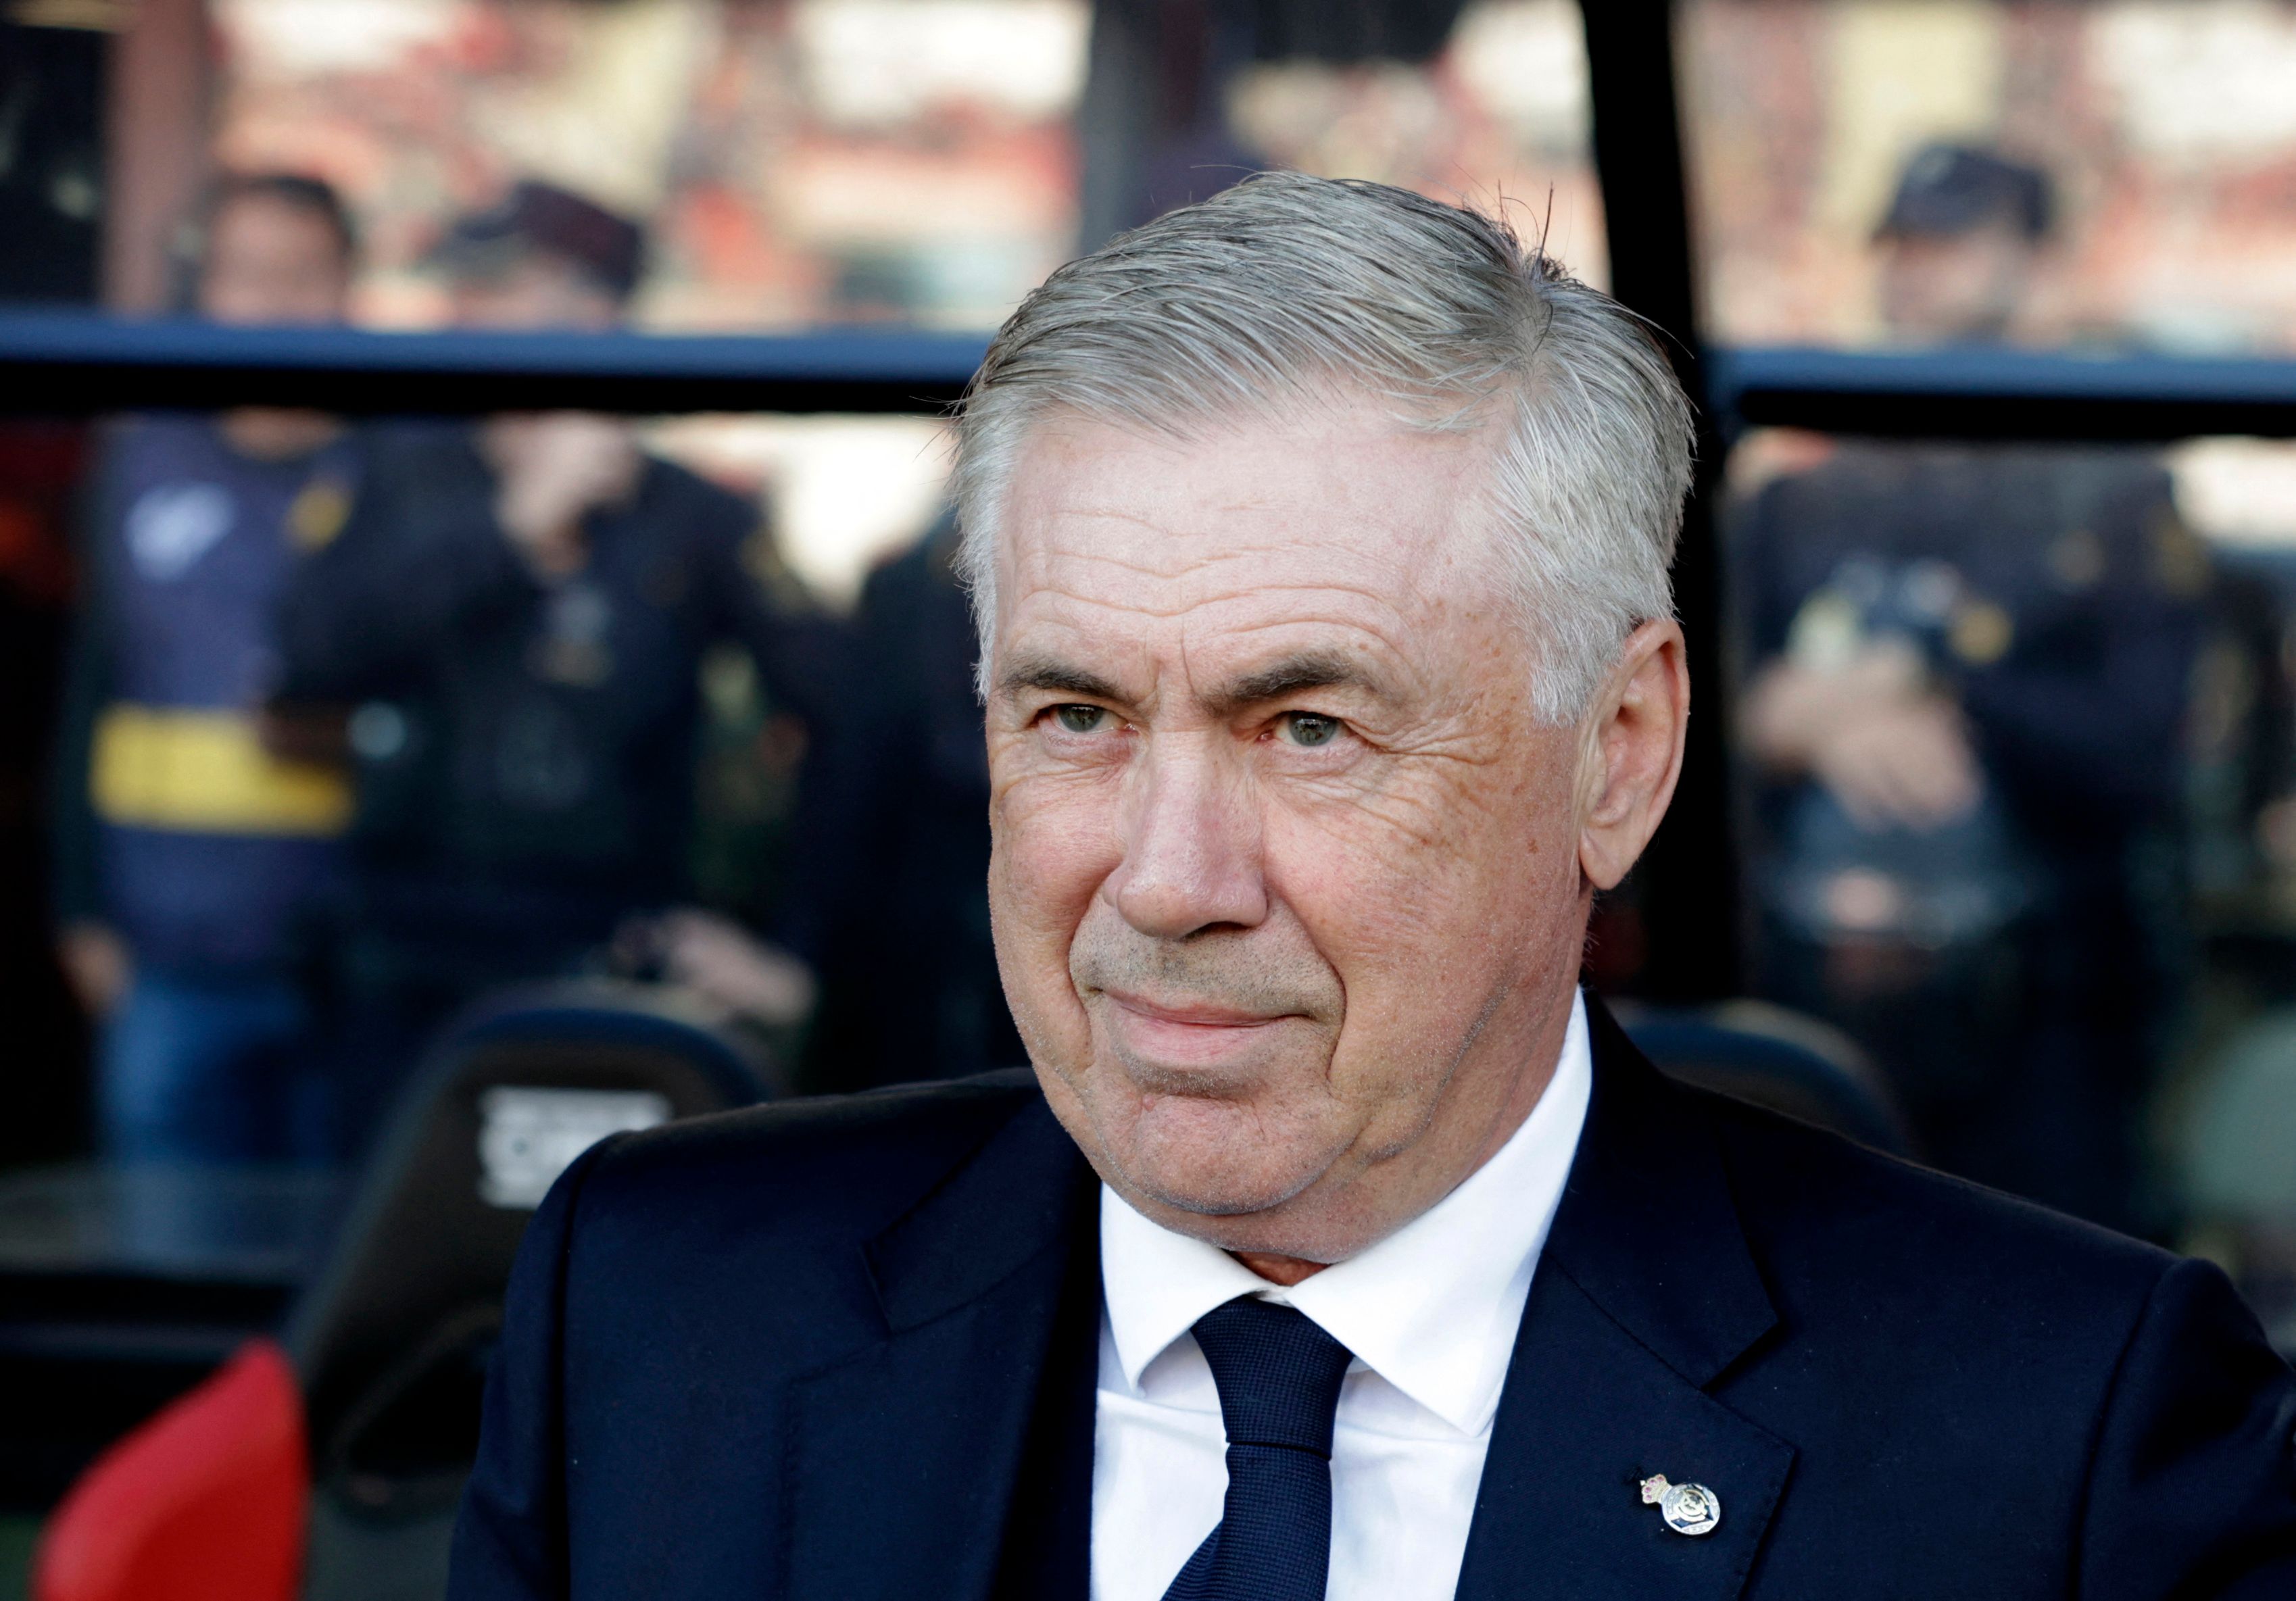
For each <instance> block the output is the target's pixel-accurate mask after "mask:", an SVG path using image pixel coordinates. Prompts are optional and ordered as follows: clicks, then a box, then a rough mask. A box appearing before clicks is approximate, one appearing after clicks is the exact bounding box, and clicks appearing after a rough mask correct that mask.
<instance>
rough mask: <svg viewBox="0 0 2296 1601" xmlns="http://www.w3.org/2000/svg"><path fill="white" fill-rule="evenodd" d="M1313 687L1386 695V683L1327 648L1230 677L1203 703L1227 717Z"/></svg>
mask: <svg viewBox="0 0 2296 1601" xmlns="http://www.w3.org/2000/svg"><path fill="white" fill-rule="evenodd" d="M1311 689H1360V690H1363V691H1365V692H1366V693H1368V694H1374V695H1382V696H1383V695H1384V694H1385V686H1382V684H1381V683H1380V682H1379V681H1378V680H1377V679H1376V678H1374V677H1372V675H1371V674H1370V673H1368V672H1366V671H1365V669H1364V668H1363V667H1362V665H1361V664H1360V663H1358V662H1357V661H1353V660H1352V659H1350V658H1349V657H1346V656H1340V655H1333V654H1332V653H1329V652H1324V651H1305V652H1302V653H1300V654H1299V655H1296V656H1286V657H1284V658H1283V660H1281V661H1274V662H1271V663H1269V664H1268V665H1267V666H1266V667H1263V668H1261V669H1259V670H1258V671H1257V672H1250V673H1246V674H1244V675H1243V676H1242V677H1240V678H1231V679H1230V680H1228V682H1227V683H1226V684H1224V685H1221V686H1219V687H1218V688H1217V689H1214V690H1212V691H1210V693H1208V694H1206V695H1205V696H1204V704H1205V706H1206V707H1207V708H1208V709H1209V710H1211V711H1213V712H1214V713H1216V714H1218V715H1219V716H1223V717H1226V716H1229V715H1232V714H1234V713H1235V712H1238V711H1241V710H1243V709H1244V708H1246V707H1249V706H1259V705H1262V704H1264V703H1266V702H1269V701H1280V700H1283V698H1284V697H1286V696H1287V695H1296V694H1305V693H1306V692H1307V691H1308V690H1311Z"/></svg>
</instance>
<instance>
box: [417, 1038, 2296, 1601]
mask: <svg viewBox="0 0 2296 1601" xmlns="http://www.w3.org/2000/svg"><path fill="white" fill-rule="evenodd" d="M1589 1010H1590V1013H1591V1014H1592V1020H1593V1029H1594V1060H1595V1068H1594V1071H1595V1080H1594V1097H1593V1103H1592V1106H1591V1108H1590V1110H1589V1112H1588V1114H1587V1124H1586V1129H1585V1132H1584V1135H1583V1137H1581V1139H1580V1142H1579V1147H1578V1154H1577V1157H1576V1160H1575V1163H1574V1165H1573V1167H1572V1169H1571V1171H1570V1181H1569V1186H1568V1189H1567V1191H1566V1193H1565V1196H1564V1199H1563V1202H1562V1209H1561V1211H1560V1212H1559V1213H1558V1214H1557V1216H1556V1218H1555V1220H1554V1227H1553V1231H1552V1233H1551V1234H1550V1236H1548V1239H1547V1241H1546V1245H1545V1248H1544V1250H1543V1252H1541V1254H1540V1256H1539V1259H1538V1268H1537V1271H1536V1276H1535V1277H1534V1278H1533V1279H1532V1283H1531V1289H1530V1298H1529V1304H1528V1306H1527V1308H1526V1310H1525V1311H1524V1314H1523V1318H1522V1322H1521V1328H1520V1333H1519V1334H1518V1335H1517V1337H1516V1340H1515V1343H1514V1350H1513V1359H1512V1365H1511V1366H1510V1367H1509V1369H1508V1375H1507V1378H1506V1381H1505V1390H1504V1392H1503V1393H1502V1396H1501V1399H1500V1402H1499V1409H1498V1414H1497V1424H1496V1426H1495V1429H1494V1432H1493V1433H1492V1436H1491V1441H1490V1449H1489V1454H1488V1458H1487V1460H1486V1464H1485V1466H1484V1470H1483V1474H1482V1479H1481V1488H1480V1494H1479V1496H1478V1499H1477V1505H1476V1510H1475V1514H1474V1521H1473V1524H1472V1532H1471V1534H1470V1536H1469V1539H1468V1543H1467V1550H1466V1557H1465V1564H1464V1570H1463V1572H1462V1574H1461V1577H1460V1580H1459V1586H1458V1590H1457V1593H1458V1595H1459V1596H1461V1597H1467V1598H1469V1601H1497V1598H1498V1597H1517V1596H1537V1597H1570V1598H1571V1601H1596V1598H1600V1597H1618V1598H1619V1601H1629V1598H1631V1601H1647V1598H1648V1597H1657V1596H1667V1597H1683V1598H1685V1601H1690V1598H1699V1601H1726V1598H1728V1597H1750V1598H1752V1597H1760V1598H1767V1601H1809V1598H1810V1597H1884V1596H1890V1597H1924V1598H1928V1597H2002V1598H2009V1597H2031V1598H2033V1601H2041V1598H2042V1597H2050V1598H2052V1601H2054V1598H2057V1597H2081V1598H2082V1601H2166V1598H2167V1597H2233V1598H2238V1601H2264V1598H2265V1597H2286V1596H2289V1595H2292V1594H2296V1462H2292V1459H2291V1438H2290V1437H2291V1431H2292V1429H2296V1380H2292V1377H2291V1375H2290V1374H2289V1371H2288V1369H2287V1368H2286V1367H2285V1366H2284V1365H2283V1364H2282V1363H2281V1361H2280V1360H2279V1359H2278V1358H2276V1356H2275V1355H2274V1354H2273V1353H2272V1351H2270V1350H2269V1349H2268V1348H2267V1346H2266V1344H2265V1342H2264V1340H2263V1338H2262V1335H2261V1334H2260V1333H2259V1330H2258V1328H2257V1326H2256V1324H2255V1321H2254V1319H2253V1318H2251V1316H2250V1315H2249V1313H2248V1312H2247V1310H2245V1309H2244V1308H2243V1306H2242V1305H2241V1303H2240V1301H2238V1299H2237V1298H2236V1297H2235V1294H2234V1293H2233V1291H2232V1288H2231V1286H2230V1285H2228V1284H2227V1283H2226V1280H2225V1278H2224V1277H2223V1275H2222V1274H2220V1273H2219V1272H2218V1271H2217V1270H2216V1269H2215V1268H2212V1267H2210V1266H2207V1265H2205V1264H2203V1263H2199V1262H2194V1261H2182V1260H2177V1259H2175V1258H2172V1257H2170V1256H2169V1255H2167V1254H2166V1253H2164V1252H2159V1251H2156V1250H2153V1249H2152V1248H2150V1247H2148V1246H2144V1245H2140V1244H2135V1243H2133V1242H2131V1241H2128V1240H2124V1239H2120V1238H2117V1237H2115V1236H2111V1235H2107V1234H2104V1233H2103V1232H2101V1231H2098V1230H2095V1229H2092V1228H2089V1227H2087V1226H2085V1225H2081V1224H2079V1223H2075V1222H2072V1221H2070V1220H2068V1219H2063V1218H2061V1217H2056V1216H2054V1215H2051V1214H2049V1213H2046V1212H2043V1211H2038V1210H2036V1209H2033V1208H2030V1207H2028V1206H2025V1205H2023V1204H2021V1203H2017V1202H2013V1201H2011V1200H2008V1199H2005V1198H2004V1197H2002V1196H1998V1195H1991V1194H1988V1193H1986V1192H1983V1191H1980V1190H1978V1189H1974V1188H1972V1187H1970V1186H1964V1185H1963V1184H1960V1183H1958V1182H1956V1181H1954V1180H1952V1179H1948V1178H1940V1177H1939V1176H1937V1175H1935V1174H1932V1173H1927V1172H1923V1171H1921V1170H1917V1169H1915V1168H1911V1167H1908V1166H1906V1165H1904V1164H1902V1163H1899V1162H1895V1161H1892V1160H1890V1159H1888V1158H1884V1157H1882V1156H1878V1155H1875V1154H1872V1153H1870V1152H1867V1151H1865V1150H1861V1149H1859V1148H1857V1147H1855V1146H1852V1145H1848V1144H1845V1143H1843V1142H1842V1141H1841V1140H1839V1139H1837V1138H1835V1137H1832V1136H1830V1135H1825V1134H1821V1133H1818V1132H1816V1131H1815V1130H1813V1129H1808V1128H1807V1127H1804V1126H1802V1125H1800V1124H1798V1123H1794V1122H1791V1121H1785V1120H1784V1119H1782V1118H1779V1117H1777V1116H1775V1115H1773V1114H1771V1113H1768V1112H1759V1111H1756V1110H1754V1109H1751V1108H1750V1107H1747V1106H1744V1105H1742V1104H1737V1103H1734V1102H1731V1101H1726V1100H1722V1099H1719V1098H1718V1097H1715V1096H1710V1095H1707V1094H1704V1093H1702V1092H1698V1091H1694V1090H1691V1089H1687V1088H1682V1087H1680V1086H1677V1085H1675V1084H1673V1083H1672V1082H1670V1081H1669V1080H1665V1079H1663V1078H1661V1076H1660V1075H1659V1074H1658V1073H1657V1072H1656V1071H1654V1070H1653V1069H1652V1067H1651V1066H1650V1064H1649V1063H1647V1062H1645V1061H1644V1059H1643V1058H1642V1057H1641V1056H1640V1055H1639V1054H1638V1053H1637V1052H1636V1049H1635V1047H1633V1046H1632V1045H1631V1044H1630V1043H1628V1040H1627V1039H1626V1037H1625V1036H1624V1035H1623V1034H1622V1033H1620V1031H1619V1030H1618V1028H1617V1026H1616V1025H1615V1024H1614V1023H1612V1022H1611V1021H1610V1019H1609V1017H1608V1015H1607V1014H1605V1013H1603V1011H1602V1009H1601V1007H1600V1006H1599V1005H1597V1004H1593V1003H1590V1006H1589ZM1099 1202H1100V1191H1099V1186H1098V1185H1097V1183H1096V1181H1095V1178H1094V1176H1093V1174H1092V1172H1091V1170H1089V1169H1088V1168H1087V1165H1086V1164H1085V1162H1084V1161H1083V1159H1082V1158H1081V1156H1080V1155H1079V1154H1078V1151H1077V1148H1076V1146H1075V1145H1074V1144H1073V1143H1072V1142H1071V1141H1070V1138H1069V1137H1068V1136H1067V1135H1066V1134H1065V1133H1064V1132H1063V1131H1062V1129H1061V1127H1060V1125H1059V1124H1058V1123H1057V1122H1056V1121H1054V1117H1053V1115H1052V1113H1051V1112H1050V1111H1049V1110H1048V1109H1047V1107H1046V1104H1045V1101H1044V1098H1043V1096H1041V1095H1040V1094H1039V1093H1038V1091H1037V1087H1036V1084H1035V1083H1034V1081H1033V1080H1032V1079H1031V1078H1030V1077H1029V1075H1028V1074H1026V1073H1021V1072H1011V1073H1001V1074H994V1075H990V1076H988V1077H985V1078H980V1079H975V1080H967V1081H965V1082H963V1083H958V1084H951V1085H943V1086H938V1087H919V1088H906V1089H900V1090H894V1091H889V1092H882V1093H880V1094H876V1095H872V1096H860V1097H857V1098H853V1099H848V1100H828V1101H816V1102H806V1103H794V1104H783V1105H777V1106H771V1107H766V1108H761V1109H758V1110H755V1111H750V1112H736V1113H733V1114H730V1115H727V1116H724V1117H717V1118H709V1119H704V1120H701V1121H695V1122H692V1123H687V1124H683V1125H677V1126H673V1127H670V1128H667V1129H659V1130H655V1131H652V1132H649V1133H645V1134H641V1135H636V1136H627V1137H617V1138H616V1139H614V1140H611V1141H609V1142H608V1143H606V1144H604V1145H600V1146H597V1147H595V1148H594V1149H593V1150H592V1151H591V1152H590V1153H589V1154H587V1155H586V1156H585V1157H584V1158H582V1159H581V1160H580V1161H579V1162H578V1163H577V1164H576V1165H575V1166H574V1167H573V1168H572V1169H571V1170H570V1171H569V1173H568V1174H567V1175H566V1177H564V1178H562V1180H561V1181H560V1182H559V1184H558V1186H557V1187H556V1189H555V1190H554V1191H553V1193H552V1195H551V1197H550V1199H549V1200H548V1201H547V1202H546V1203H545V1205H544V1207H543V1209H542V1211H540V1213H539V1214H538V1215H537V1218H536V1220H535V1222H534V1224H533V1226H532V1228H531V1230H530V1232H529V1235H528V1236H527V1241H526V1245H525V1249H524V1251H523V1252H522V1254H521V1259H520V1266H519V1268H518V1270H517V1273H516V1275H515V1277H513V1280H512V1286H511V1293H510V1301H509V1308H508V1323H507V1327H506V1329H505V1332H504V1345H503V1350H502V1353H501V1356H500V1358H499V1359H498V1360H497V1362H496V1367H495V1370H494V1374H493V1378H492V1380H491V1383H490V1387H489V1391H488V1402H487V1407H488V1416H487V1423H486V1429H485V1433H484V1437H483V1443H482V1446H481V1450H480V1461H479V1464H478V1468H477V1472H476V1474H475V1476H474V1477H473V1478H472V1480H471V1488H470V1490H469V1492H468V1495H467V1498H466V1499H465V1502H464V1506H463V1515H462V1523H461V1527H460V1530H459V1531H458V1534H457V1537H456V1546H455V1569H454V1580H453V1584H452V1589H451V1592H450V1593H451V1595H452V1597H454V1601H544V1598H545V1597H546V1598H550V1601H557V1598H559V1597H568V1596H570V1595H574V1594H581V1595H597V1596H614V1597H641V1596H661V1597H732V1596H742V1597H759V1598H766V1597H788V1598H791V1601H798V1598H803V1597H814V1598H817V1601H832V1598H834V1601H863V1598H865V1597H886V1598H888V1601H890V1598H893V1597H902V1598H906V1597H921V1596H931V1597H939V1598H944V1601H959V1598H962V1597H991V1596H994V1597H1070V1598H1074V1601H1082V1598H1083V1597H1085V1595H1086V1593H1087V1559H1088V1550H1087V1544H1088V1531H1089V1528H1090V1518H1091V1507H1092V1498H1093V1461H1094V1420H1095V1373H1096V1371H1097V1361H1096V1353H1097V1351H1098V1343H1099V1329H1100V1320H1101V1317H1102V1310H1101V1297H1100V1269H1099V1261H1098V1240H1099V1234H1098V1230H1097V1227H1096V1221H1095V1219H1096V1217H1097V1210H1098V1206H1099ZM1661 1472H1663V1473H1669V1474H1674V1475H1675V1476H1676V1477H1677V1478H1681V1477H1685V1476H1689V1477H1693V1478H1694V1479H1695V1480H1696V1481H1697V1482H1700V1483H1702V1484H1704V1485H1706V1486H1708V1487H1710V1489H1711V1490H1713V1492H1714V1493H1715V1494H1716V1495H1717V1496H1718V1498H1719V1499H1720V1504H1721V1509H1722V1510H1721V1518H1720V1522H1719V1524H1718V1526H1717V1527H1716V1528H1715V1529H1714V1530H1713V1531H1711V1532H1710V1533H1709V1534H1707V1535H1705V1536H1703V1537H1701V1538H1694V1539H1693V1538H1685V1537H1684V1536H1682V1535H1679V1534H1677V1533H1674V1532H1671V1531H1669V1529H1668V1528H1667V1527H1666V1526H1665V1525H1664V1524H1663V1523H1661V1521H1660V1518H1659V1516H1658V1515H1657V1513H1656V1511H1655V1510H1654V1509H1653V1508H1652V1507H1648V1506H1645V1505H1644V1504H1643V1498H1642V1497H1640V1496H1638V1495H1637V1490H1636V1486H1637V1482H1639V1481H1640V1480H1642V1479H1643V1478H1644V1476H1645V1475H1648V1474H1655V1473H1661ZM576 1576H578V1578H577V1577H576Z"/></svg>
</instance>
